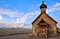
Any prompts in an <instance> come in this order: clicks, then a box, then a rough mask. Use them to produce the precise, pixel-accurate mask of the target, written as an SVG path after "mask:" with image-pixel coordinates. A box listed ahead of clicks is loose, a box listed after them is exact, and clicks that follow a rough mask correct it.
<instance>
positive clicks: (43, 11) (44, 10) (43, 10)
mask: <svg viewBox="0 0 60 39" xmlns="http://www.w3.org/2000/svg"><path fill="white" fill-rule="evenodd" d="M40 9H41V13H46V9H47V5H46V4H44V1H42V4H41V6H40Z"/></svg>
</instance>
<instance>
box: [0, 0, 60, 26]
mask: <svg viewBox="0 0 60 39" xmlns="http://www.w3.org/2000/svg"><path fill="white" fill-rule="evenodd" d="M42 1H45V4H46V5H47V14H48V15H49V16H51V17H52V18H53V19H55V20H56V21H57V22H58V23H57V26H58V27H60V0H0V26H2V25H9V24H17V23H19V24H21V23H23V24H31V23H32V22H33V21H34V20H35V19H36V17H37V16H38V15H39V14H40V12H41V11H40V8H39V7H40V5H41V4H42Z"/></svg>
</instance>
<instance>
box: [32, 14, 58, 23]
mask: <svg viewBox="0 0 60 39" xmlns="http://www.w3.org/2000/svg"><path fill="white" fill-rule="evenodd" d="M45 14H46V13H45ZM41 15H42V13H41V14H40V15H39V16H38V17H37V18H36V19H35V20H34V21H33V22H32V24H33V23H34V22H35V21H36V20H37V19H38V18H39V17H40V16H41ZM46 15H47V16H48V17H49V18H50V19H51V20H53V21H54V22H55V23H57V22H56V21H55V20H54V19H53V18H52V17H50V16H49V15H48V14H46Z"/></svg>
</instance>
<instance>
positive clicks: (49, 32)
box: [32, 2, 57, 37]
mask: <svg viewBox="0 0 60 39" xmlns="http://www.w3.org/2000/svg"><path fill="white" fill-rule="evenodd" d="M40 9H41V14H40V15H39V16H38V17H37V18H36V19H35V20H34V21H33V22H32V34H33V35H34V36H41V37H43V36H45V37H49V36H57V22H56V21H55V20H54V19H53V18H51V17H50V16H49V15H48V14H47V13H46V9H47V5H46V4H44V2H42V4H41V5H40Z"/></svg>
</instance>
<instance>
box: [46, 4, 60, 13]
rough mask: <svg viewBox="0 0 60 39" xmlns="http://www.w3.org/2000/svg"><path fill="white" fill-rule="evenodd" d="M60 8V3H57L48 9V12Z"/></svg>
mask: <svg viewBox="0 0 60 39" xmlns="http://www.w3.org/2000/svg"><path fill="white" fill-rule="evenodd" d="M59 10H60V3H55V4H54V5H53V6H51V7H50V9H47V13H52V12H56V11H59Z"/></svg>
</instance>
